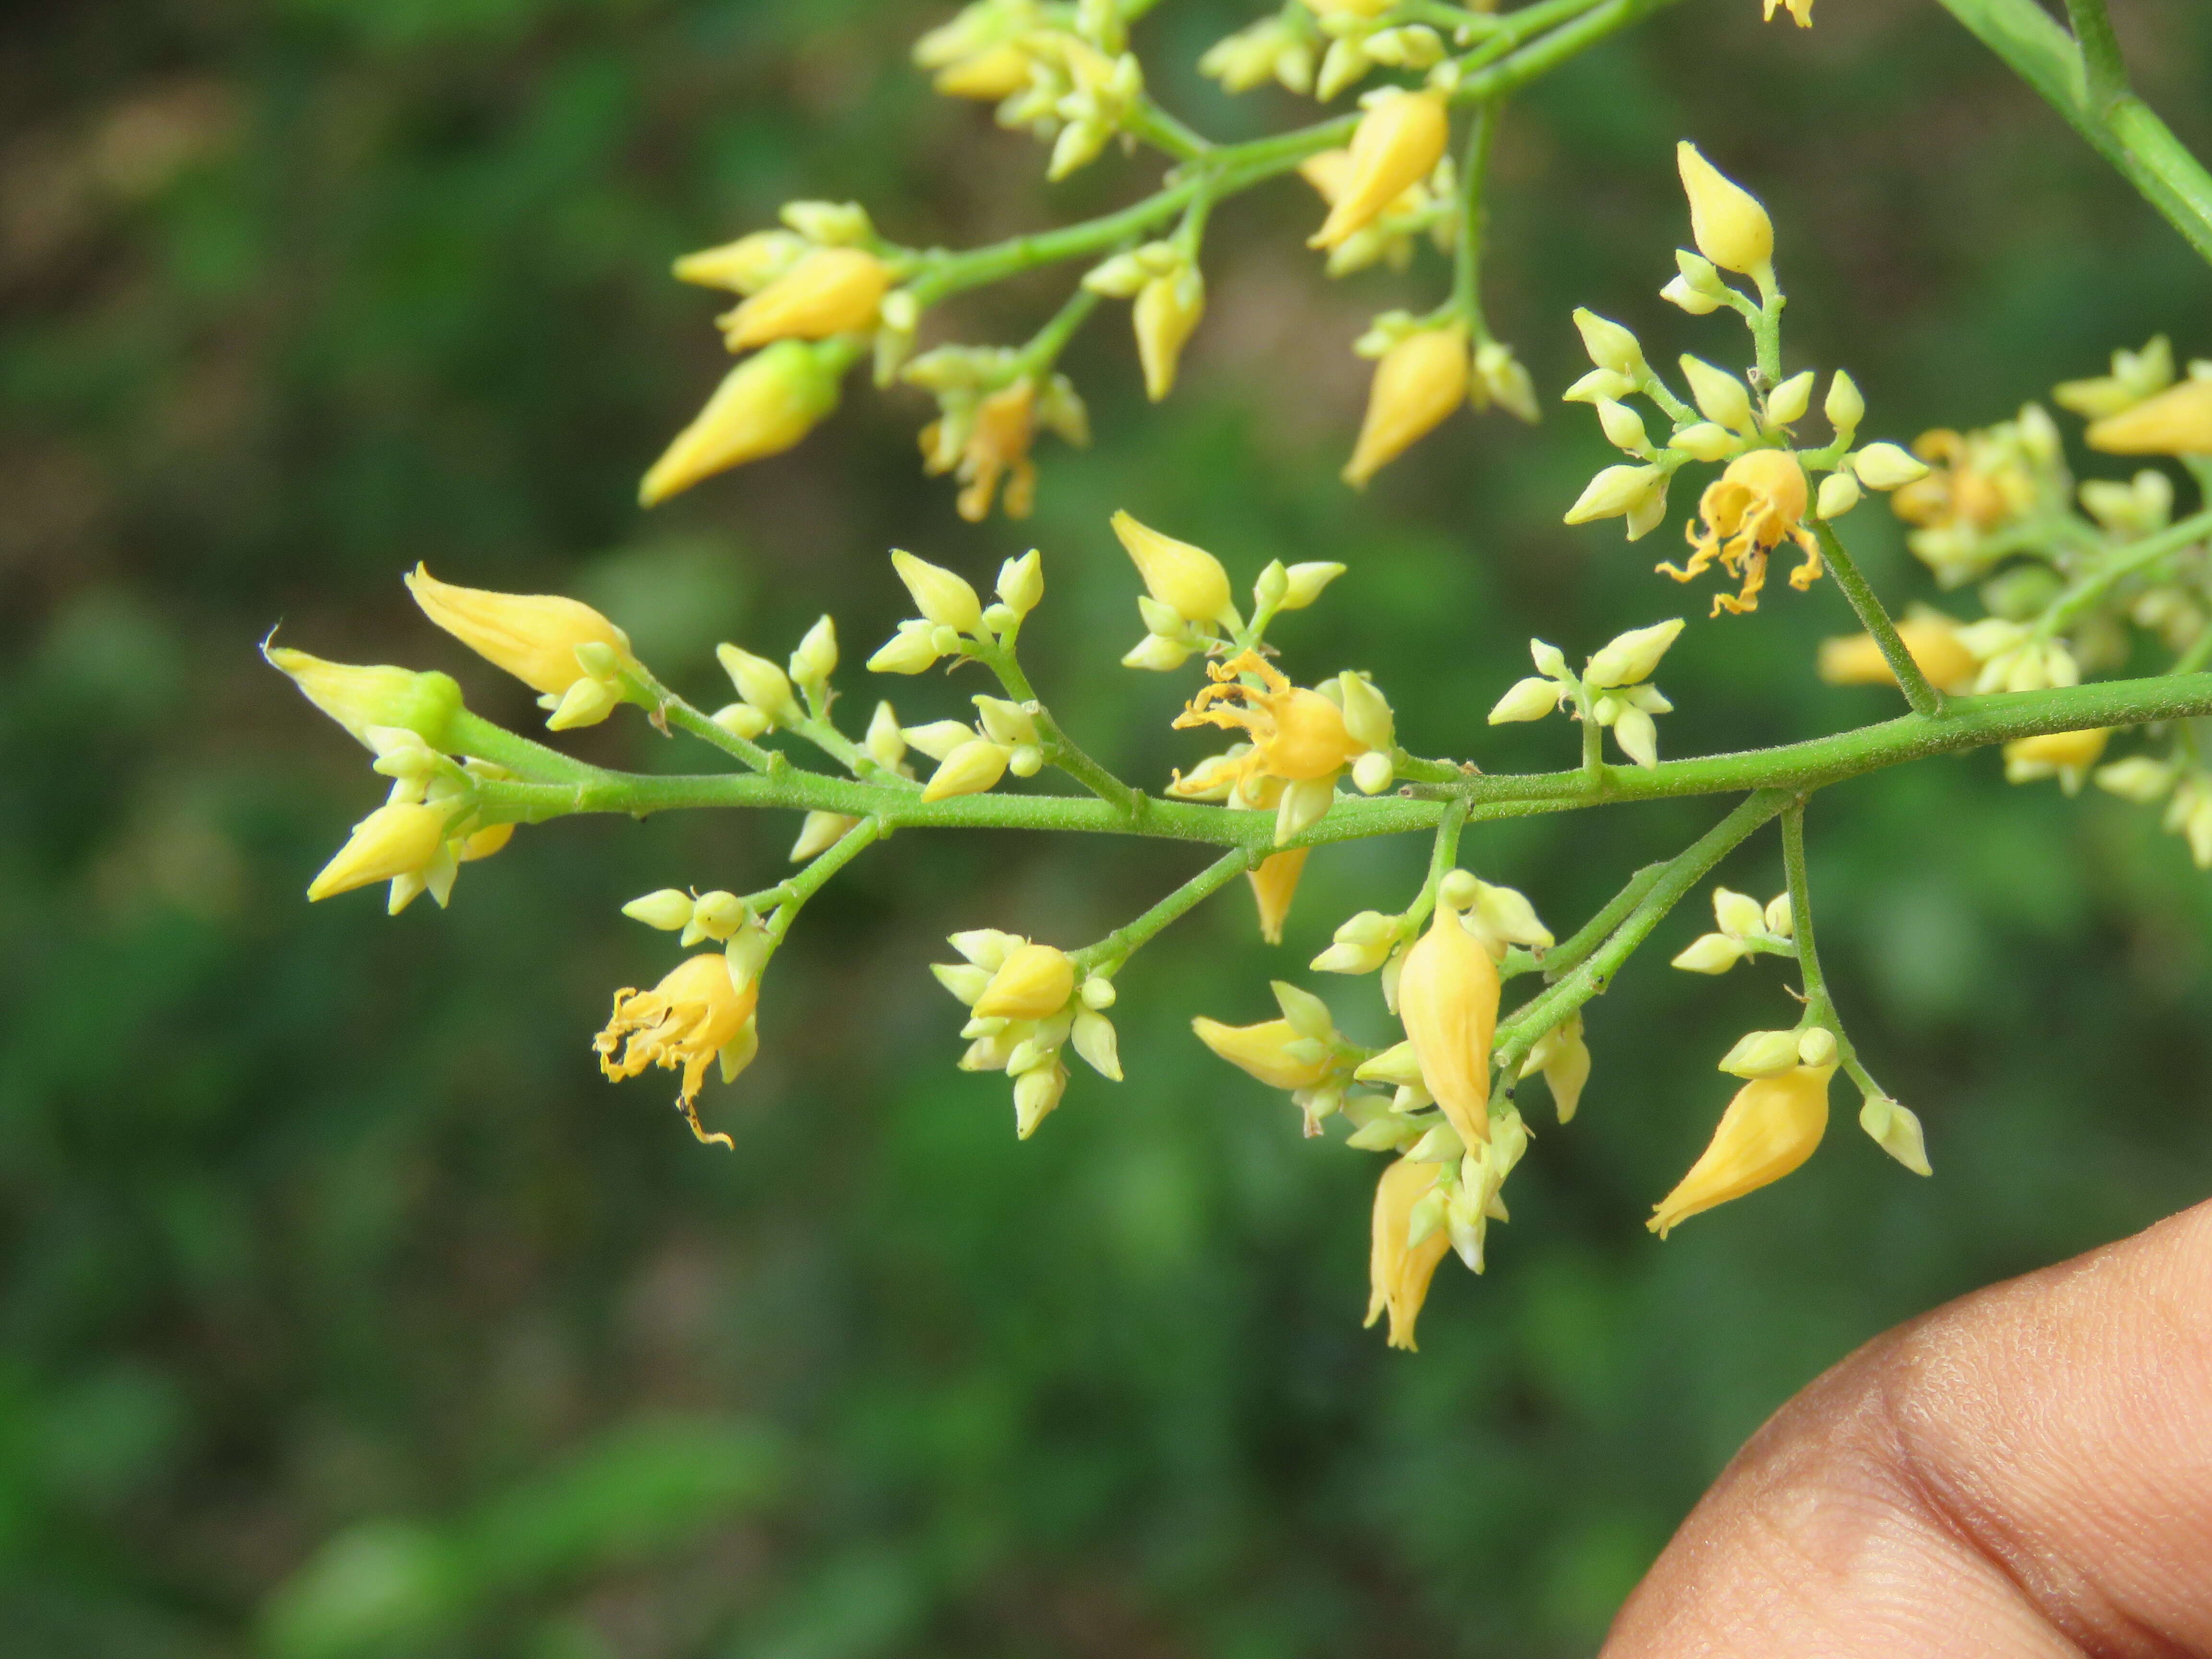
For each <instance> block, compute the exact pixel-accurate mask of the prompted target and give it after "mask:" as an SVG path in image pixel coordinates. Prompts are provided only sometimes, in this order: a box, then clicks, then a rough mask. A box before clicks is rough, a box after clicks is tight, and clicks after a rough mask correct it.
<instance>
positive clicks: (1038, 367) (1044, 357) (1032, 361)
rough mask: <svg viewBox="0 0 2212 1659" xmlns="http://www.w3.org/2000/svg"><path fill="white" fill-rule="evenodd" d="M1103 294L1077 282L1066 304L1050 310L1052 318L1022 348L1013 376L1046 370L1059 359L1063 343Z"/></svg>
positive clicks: (1047, 371) (1038, 373) (1086, 317)
mask: <svg viewBox="0 0 2212 1659" xmlns="http://www.w3.org/2000/svg"><path fill="white" fill-rule="evenodd" d="M1104 297H1105V296H1104V295H1101V294H1099V293H1097V291H1096V290H1095V289H1087V288H1085V287H1083V286H1082V285H1081V284H1080V283H1079V284H1077V286H1076V289H1075V292H1074V293H1073V294H1071V295H1068V296H1067V301H1066V304H1064V305H1062V306H1061V307H1060V309H1059V310H1058V311H1055V312H1054V313H1053V314H1052V320H1051V321H1049V322H1048V323H1047V324H1046V325H1044V326H1043V327H1042V328H1041V329H1039V330H1038V331H1036V335H1035V336H1034V337H1032V338H1031V339H1030V343H1028V344H1027V345H1025V346H1024V347H1023V348H1022V352H1021V356H1020V357H1019V359H1018V360H1017V362H1016V366H1015V369H1014V374H1015V375H1016V377H1017V378H1018V377H1019V376H1021V375H1024V374H1029V375H1043V374H1048V373H1049V372H1050V371H1051V368H1052V366H1053V365H1054V363H1056V362H1059V361H1060V353H1061V352H1063V351H1065V350H1066V349H1067V343H1068V342H1069V341H1070V340H1072V339H1073V338H1074V337H1075V331H1076V330H1077V329H1079V328H1081V327H1082V326H1083V325H1084V323H1085V321H1087V320H1088V319H1089V318H1090V316H1091V313H1092V312H1094V311H1096V310H1097V308H1098V302H1099V301H1100V300H1101V299H1103V298H1104Z"/></svg>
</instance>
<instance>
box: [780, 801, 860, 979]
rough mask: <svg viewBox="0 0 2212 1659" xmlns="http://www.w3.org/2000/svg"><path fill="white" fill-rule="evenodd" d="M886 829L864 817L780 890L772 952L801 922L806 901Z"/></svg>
mask: <svg viewBox="0 0 2212 1659" xmlns="http://www.w3.org/2000/svg"><path fill="white" fill-rule="evenodd" d="M883 834H884V826H883V823H882V822H881V821H880V820H878V819H876V818H862V819H861V820H860V822H859V823H856V824H854V826H853V827H852V828H851V829H848V830H847V831H846V832H845V833H844V834H843V835H842V836H839V837H838V838H837V840H836V843H835V844H833V845H832V846H831V847H830V848H829V850H828V851H826V852H824V853H822V854H819V855H817V857H816V858H814V859H813V860H811V861H810V862H809V863H808V864H807V866H806V867H805V869H804V870H801V871H800V872H799V873H798V874H797V875H795V876H793V877H792V878H791V879H790V880H788V881H787V882H785V883H783V884H782V885H781V889H780V890H779V891H780V892H781V894H782V895H783V897H782V901H781V902H780V903H779V904H778V905H777V906H776V908H775V915H773V916H770V917H769V921H768V926H767V928H766V929H765V932H766V933H767V934H768V942H769V950H770V951H774V950H775V948H776V946H778V945H781V944H782V943H783V940H784V936H785V935H786V934H787V933H790V932H791V924H792V923H793V921H797V920H798V919H799V910H800V909H801V908H803V907H804V906H805V903H806V901H807V900H809V899H811V898H812V897H813V896H815V894H817V893H818V892H820V891H821V890H822V887H823V884H824V883H825V882H827V881H828V880H829V878H830V877H832V876H834V875H836V873H837V872H839V871H840V870H842V869H843V868H844V867H845V866H847V865H848V864H850V863H851V862H852V861H853V860H854V859H856V858H858V857H859V856H860V854H861V853H863V852H864V851H866V849H867V848H868V847H869V846H870V845H871V844H872V843H873V842H876V841H878V840H880V839H881V838H882V836H883Z"/></svg>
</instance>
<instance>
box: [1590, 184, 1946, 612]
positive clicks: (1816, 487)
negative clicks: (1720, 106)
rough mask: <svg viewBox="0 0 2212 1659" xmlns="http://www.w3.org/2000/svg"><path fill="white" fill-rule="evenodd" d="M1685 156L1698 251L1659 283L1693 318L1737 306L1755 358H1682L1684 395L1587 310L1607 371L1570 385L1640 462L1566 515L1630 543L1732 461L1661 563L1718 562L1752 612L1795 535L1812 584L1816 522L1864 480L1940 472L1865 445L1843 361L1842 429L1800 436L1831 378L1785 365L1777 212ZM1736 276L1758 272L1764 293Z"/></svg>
mask: <svg viewBox="0 0 2212 1659" xmlns="http://www.w3.org/2000/svg"><path fill="white" fill-rule="evenodd" d="M1676 160H1677V163H1678V167H1679V171H1680V174H1681V179H1682V188H1683V191H1684V193H1685V195H1686V197H1688V201H1689V206H1690V228H1691V240H1692V241H1693V242H1694V243H1695V244H1696V245H1697V251H1696V252H1691V251H1690V250H1688V249H1686V248H1685V249H1682V250H1680V251H1678V252H1677V253H1676V255H1675V265H1676V274H1675V276H1674V277H1673V278H1672V279H1671V280H1670V281H1669V282H1668V283H1667V285H1666V286H1665V288H1663V289H1662V290H1661V295H1662V298H1664V299H1666V300H1667V301H1669V302H1670V303H1672V304H1674V306H1676V307H1679V308H1680V309H1681V310H1683V311H1686V312H1687V313H1689V314H1691V315H1692V316H1706V315H1709V314H1711V313H1713V312H1715V311H1718V310H1720V309H1722V308H1723V307H1726V308H1728V309H1729V310H1732V311H1734V312H1735V313H1737V315H1738V316H1739V318H1740V319H1741V320H1742V321H1743V323H1744V325H1745V326H1746V327H1747V329H1748V330H1749V331H1750V332H1751V335H1752V337H1753V344H1754V347H1755V349H1756V355H1757V356H1758V360H1759V361H1758V364H1757V366H1756V367H1755V368H1753V370H1752V372H1751V374H1749V376H1748V377H1743V376H1738V375H1735V374H1730V373H1729V372H1728V371H1727V370H1725V369H1723V368H1718V367H1717V366H1716V365H1714V364H1712V363H1711V362H1706V361H1705V359H1703V358H1701V357H1696V356H1689V355H1687V354H1685V355H1684V356H1682V357H1681V359H1680V369H1681V374H1682V379H1683V382H1684V384H1685V385H1686V387H1687V390H1688V392H1689V396H1688V397H1687V398H1683V397H1680V396H1679V395H1677V394H1676V392H1674V389H1673V388H1672V387H1671V386H1668V384H1667V382H1666V380H1664V379H1663V378H1662V376H1661V375H1660V374H1659V373H1658V372H1657V371H1656V369H1654V368H1652V366H1651V364H1650V362H1649V361H1648V360H1647V358H1646V357H1645V356H1644V347H1643V344H1642V343H1641V342H1640V341H1639V340H1638V338H1637V337H1636V336H1635V334H1634V333H1632V331H1630V330H1628V329H1627V328H1626V327H1624V326H1622V325H1620V324H1619V323H1616V322H1613V321H1611V320H1610V319H1607V318H1603V317H1600V316H1598V315H1596V314H1595V313H1593V312H1590V311H1588V310H1580V311H1577V312H1576V313H1575V323H1576V325H1577V328H1578V329H1579V330H1580V331H1581V332H1582V337H1583V346H1584V348H1585V349H1587V350H1588V351H1589V356H1590V361H1591V362H1592V364H1593V365H1594V367H1593V368H1592V369H1591V371H1590V373H1589V374H1585V375H1584V376H1583V378H1582V379H1581V380H1577V381H1576V382H1575V384H1574V385H1573V386H1571V387H1570V388H1569V389H1568V391H1567V392H1566V394H1565V395H1566V397H1567V398H1568V400H1569V401H1571V402H1580V403H1587V404H1590V405H1591V407H1592V408H1593V409H1594V410H1595V412H1596V415H1597V417H1598V424H1599V427H1600V428H1601V430H1602V432H1603V433H1604V435H1605V439H1606V441H1607V442H1608V443H1610V444H1611V445H1613V447H1614V448H1616V449H1619V450H1621V451H1623V452H1625V453H1626V454H1627V455H1628V456H1629V458H1630V459H1628V460H1627V461H1625V462H1622V463H1620V464H1619V465H1612V466H1607V467H1605V468H1603V469H1602V470H1601V471H1599V472H1598V473H1597V474H1596V475H1595V477H1592V478H1591V479H1590V481H1589V484H1588V485H1587V486H1585V487H1584V489H1583V492H1582V495H1580V496H1579V497H1578V498H1577V500H1576V501H1575V503H1574V505H1573V506H1572V507H1570V508H1568V510H1567V513H1566V520H1565V521H1566V522H1567V523H1569V524H1588V523H1591V522H1593V521H1595V520H1599V519H1608V518H1619V519H1623V520H1626V525H1627V530H1628V538H1629V540H1631V541H1635V540H1638V539H1639V538H1642V537H1644V536H1645V535H1647V534H1649V533H1650V532H1651V531H1653V530H1655V529H1656V528H1657V527H1658V526H1659V525H1660V524H1661V523H1662V521H1663V520H1665V518H1666V516H1667V497H1668V486H1669V484H1670V483H1671V482H1672V480H1673V478H1674V474H1675V473H1676V472H1677V471H1680V469H1681V468H1682V467H1684V466H1685V465H1689V464H1690V463H1692V462H1703V463H1707V464H1711V463H1716V462H1720V463H1725V465H1724V466H1723V469H1722V471H1721V474H1720V476H1719V477H1717V478H1716V479H1715V480H1714V481H1713V482H1712V483H1710V484H1708V485H1707V486H1706V487H1705V490H1704V491H1703V493H1702V494H1701V495H1699V500H1698V512H1697V516H1696V518H1695V519H1694V520H1692V521H1691V522H1690V523H1688V524H1686V526H1684V533H1685V536H1686V539H1687V541H1688V543H1689V545H1690V556H1689V558H1688V559H1687V560H1686V562H1684V563H1682V564H1681V565H1679V566H1677V565H1674V564H1671V563H1663V562H1662V564H1661V565H1660V566H1659V567H1658V568H1659V570H1660V571H1661V572H1662V574H1666V575H1668V576H1671V577H1673V578H1674V580H1677V581H1681V582H1687V581H1692V580H1695V579H1696V578H1697V577H1698V576H1699V575H1700V574H1703V573H1704V572H1705V570H1707V569H1709V568H1711V567H1712V566H1713V565H1715V564H1718V565H1719V566H1720V567H1721V568H1722V569H1723V570H1724V571H1725V572H1726V573H1727V574H1729V576H1730V577H1731V578H1732V579H1734V580H1735V582H1736V584H1737V586H1736V591H1735V592H1733V593H1727V592H1723V593H1719V594H1717V595H1715V597H1714V599H1713V610H1712V614H1713V615H1715V616H1719V615H1720V614H1721V613H1722V612H1723V611H1729V612H1734V613H1735V614H1739V615H1741V614H1743V613H1745V612H1747V611H1755V610H1757V609H1758V608H1759V594H1760V593H1761V592H1763V591H1764V590H1765V585H1766V577H1767V566H1768V562H1769V561H1770V560H1771V558H1772V556H1774V554H1775V553H1776V551H1777V550H1779V549H1780V548H1781V547H1782V545H1783V544H1784V543H1789V544H1794V545H1795V546H1796V549H1797V550H1798V552H1799V554H1800V556H1801V557H1800V562H1799V563H1798V565H1797V566H1796V568H1795V569H1794V570H1792V571H1791V573H1790V585H1791V586H1793V587H1796V588H1798V589H1800V590H1802V589H1803V588H1805V587H1807V586H1810V584H1811V583H1812V582H1813V581H1814V580H1816V579H1817V578H1818V577H1819V576H1820V573H1821V568H1822V558H1821V550H1820V542H1819V538H1818V535H1817V533H1816V526H1819V525H1820V524H1822V523H1825V522H1827V521H1831V520H1836V519H1840V518H1842V517H1843V516H1844V514H1845V513H1849V512H1850V510H1851V509H1852V508H1853V507H1856V506H1857V504H1858V502H1859V501H1860V500H1861V498H1862V495H1863V492H1864V491H1865V490H1868V489H1875V490H1893V489H1899V488H1901V487H1903V486H1905V485H1908V484H1910V483H1913V482H1914V481H1915V480H1917V479H1921V478H1923V477H1925V476H1926V475H1927V473H1928V470H1929V469H1928V467H1927V465H1926V464H1925V463H1924V462H1922V461H1920V460H1918V459H1915V458H1914V457H1913V456H1912V455H1911V454H1910V453H1907V452H1906V451H1905V450H1904V449H1903V448H1901V447H1899V446H1898V445H1896V444H1893V443H1887V442H1874V443H1869V444H1864V445H1861V444H1859V443H1858V441H1857V440H1858V428H1859V426H1860V423H1861V422H1862V421H1863V419H1864V417H1865V413H1866V405H1865V401H1864V399H1863V398H1862V397H1861V396H1860V394H1859V390H1858V387H1857V384H1856V383H1855V382H1853V380H1851V378H1850V375H1849V374H1845V373H1844V371H1843V370H1841V369H1838V370H1837V371H1836V372H1835V373H1834V374H1833V375H1832V376H1831V377H1830V380H1829V382H1828V389H1827V392H1826V397H1825V398H1823V399H1822V403H1821V414H1822V416H1823V418H1824V419H1825V420H1826V423H1827V425H1828V428H1829V429H1830V432H1831V437H1830V440H1829V441H1828V442H1827V443H1826V445H1824V446H1821V447H1817V448H1808V447H1799V446H1798V444H1797V441H1796V433H1795V430H1794V428H1796V425H1797V424H1798V423H1799V422H1802V420H1803V419H1804V418H1805V417H1806V416H1807V415H1808V413H1809V412H1810V410H1811V409H1812V404H1813V394H1814V390H1815V389H1816V387H1817V386H1818V384H1819V377H1818V375H1817V374H1816V373H1815V372H1814V371H1813V370H1811V369H1805V370H1801V371H1800V372H1798V373H1797V374H1792V375H1790V376H1788V377H1787V378H1784V376H1783V375H1782V374H1781V371H1780V365H1781V355H1782V353H1781V319H1782V309H1783V306H1784V294H1783V292H1782V289H1781V285H1780V283H1779V281H1778V278H1777V276H1776V275H1775V270H1774V227H1773V223H1772V222H1771V220H1770V219H1769V218H1768V216H1767V213H1766V210H1765V207H1763V206H1762V205H1761V204H1759V200H1758V199H1757V198H1756V197H1753V195H1752V194H1751V193H1750V192H1749V191H1747V190H1745V189H1744V188H1743V187H1742V186H1741V185H1738V184H1737V183H1735V180H1733V179H1729V178H1728V177H1727V176H1726V175H1725V174H1723V173H1721V172H1720V171H1719V170H1718V169H1717V168H1716V167H1714V166H1713V165H1712V163H1711V162H1710V161H1707V160H1706V159H1705V156H1704V155H1703V154H1701V153H1700V152H1699V149H1697V147H1696V146H1695V145H1694V144H1692V143H1688V142H1687V141H1685V142H1684V143H1681V144H1680V145H1679V146H1678V147H1677V154H1676ZM1729 276H1741V277H1747V278H1748V279H1749V280H1750V283H1751V292H1749V293H1747V292H1745V291H1744V290H1743V289H1741V287H1738V286H1737V285H1735V283H1731V282H1729ZM1630 398H1642V399H1644V401H1645V402H1647V403H1648V404H1650V405H1651V406H1652V407H1653V408H1654V409H1656V411H1657V412H1658V413H1659V415H1660V416H1662V417H1663V418H1664V419H1665V420H1666V422H1667V423H1668V431H1667V433H1666V434H1665V435H1663V436H1662V437H1661V438H1658V439H1655V438H1654V437H1653V435H1652V433H1651V429H1650V426H1649V425H1648V424H1647V422H1646V420H1645V417H1644V415H1642V414H1641V413H1640V412H1638V410H1636V409H1634V408H1632V407H1631V406H1630V404H1629V402H1628V400H1629V399H1630Z"/></svg>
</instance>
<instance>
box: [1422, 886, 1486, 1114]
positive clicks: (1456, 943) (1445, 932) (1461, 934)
mask: <svg viewBox="0 0 2212 1659" xmlns="http://www.w3.org/2000/svg"><path fill="white" fill-rule="evenodd" d="M1498 991H1499V987H1498V964H1497V963H1494V962H1492V960H1491V959H1490V952H1489V951H1486V950H1485V949H1484V948H1483V947H1482V945H1480V943H1479V942H1477V940H1476V939H1475V938H1474V935H1473V934H1472V933H1468V930H1467V928H1466V927H1465V926H1464V925H1463V924H1462V922H1461V921H1460V919H1459V913H1458V912H1457V911H1456V910H1455V909H1453V908H1452V907H1451V906H1450V905H1449V904H1446V903H1443V902H1442V901H1439V902H1437V908H1436V914H1435V915H1434V916H1432V917H1431V920H1430V922H1429V930H1428V932H1427V933H1424V934H1422V935H1421V937H1420V938H1419V939H1416V940H1415V941H1414V942H1413V949H1412V950H1410V951H1407V953H1406V963H1405V966H1404V968H1403V969H1401V972H1400V974H1399V975H1398V1018H1399V1021H1400V1023H1401V1024H1403V1025H1404V1026H1405V1028H1406V1036H1407V1040H1408V1041H1409V1042H1412V1043H1413V1053H1414V1055H1415V1057H1416V1058H1418V1059H1419V1061H1420V1063H1421V1081H1422V1082H1423V1083H1424V1084H1425V1085H1427V1088H1428V1091H1429V1092H1430V1093H1431V1095H1433V1096H1435V1097H1436V1101H1437V1105H1438V1106H1440V1107H1442V1108H1443V1114H1444V1115H1445V1116H1446V1117H1447V1118H1449V1119H1450V1120H1451V1126H1452V1127H1453V1128H1455V1129H1456V1130H1458V1131H1459V1138H1460V1139H1462V1140H1463V1141H1464V1142H1466V1143H1467V1144H1468V1146H1480V1145H1481V1144H1482V1143H1483V1142H1485V1141H1486V1140H1488V1139H1490V1042H1491V1038H1492V1036H1493V1035H1494V1034H1495V1033H1496V1031H1497V1030H1498Z"/></svg>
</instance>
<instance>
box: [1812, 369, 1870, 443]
mask: <svg viewBox="0 0 2212 1659" xmlns="http://www.w3.org/2000/svg"><path fill="white" fill-rule="evenodd" d="M1820 412H1821V413H1822V414H1823V415H1826V416H1827V417H1828V424H1829V425H1830V426H1832V427H1833V428H1835V429H1836V433H1837V435H1838V436H1839V437H1841V438H1844V440H1846V441H1848V440H1849V439H1850V435H1851V434H1852V433H1854V432H1857V430H1858V429H1859V422H1861V421H1863V420H1864V419H1866V399H1865V398H1863V397H1862V396H1861V395H1860V394H1859V388H1858V383H1857V381H1855V380H1852V379H1851V377H1850V375H1848V374H1844V371H1843V370H1842V369H1840V368H1839V369H1838V370H1837V371H1836V372H1835V374H1834V376H1833V377H1832V379H1831V380H1829V381H1828V396H1827V398H1826V401H1825V402H1823V403H1822V404H1821V405H1820Z"/></svg>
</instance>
